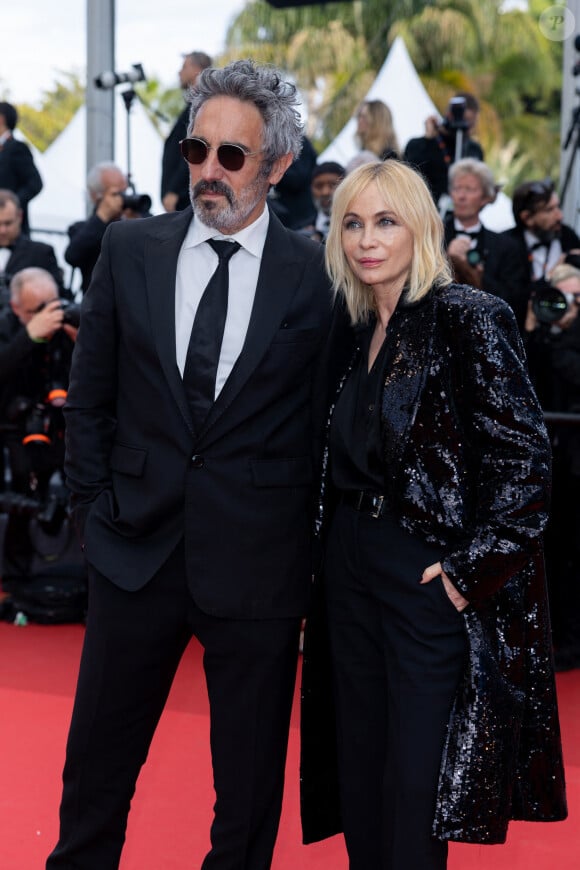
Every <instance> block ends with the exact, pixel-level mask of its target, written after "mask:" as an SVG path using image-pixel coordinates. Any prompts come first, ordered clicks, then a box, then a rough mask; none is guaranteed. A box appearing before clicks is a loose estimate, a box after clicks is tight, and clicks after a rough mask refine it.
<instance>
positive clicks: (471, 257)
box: [467, 248, 483, 266]
mask: <svg viewBox="0 0 580 870" xmlns="http://www.w3.org/2000/svg"><path fill="white" fill-rule="evenodd" d="M467 262H468V263H469V265H470V266H479V264H480V263H482V262H483V259H482V256H481V254H480V253H479V251H478V250H477V248H472V249H471V250H470V251H468V252H467Z"/></svg>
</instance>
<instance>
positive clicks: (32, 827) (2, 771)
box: [0, 623, 580, 870]
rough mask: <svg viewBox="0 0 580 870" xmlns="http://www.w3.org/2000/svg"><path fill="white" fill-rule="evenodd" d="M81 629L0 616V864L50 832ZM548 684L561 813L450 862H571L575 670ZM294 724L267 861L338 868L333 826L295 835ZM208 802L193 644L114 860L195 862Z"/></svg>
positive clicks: (577, 735)
mask: <svg viewBox="0 0 580 870" xmlns="http://www.w3.org/2000/svg"><path fill="white" fill-rule="evenodd" d="M82 637H83V627H82V626H80V625H72V626H39V625H28V626H23V627H16V626H12V625H8V624H6V623H0V870H42V868H43V867H44V859H45V858H46V855H47V853H48V852H49V851H50V849H51V847H52V846H53V844H54V842H55V839H56V832H57V815H58V802H59V796H60V775H61V769H62V762H63V757H64V744H65V739H66V731H67V727H68V719H69V716H70V711H71V705H72V694H73V690H74V683H75V678H76V670H77V666H78V658H79V652H80V646H81V642H82ZM558 691H559V698H560V711H561V719H562V730H563V737H564V753H565V761H566V771H567V781H568V798H569V808H570V816H569V818H568V819H567V821H565V822H559V823H554V824H526V823H523V822H515V823H512V825H511V827H510V832H509V835H508V841H507V843H506V844H505V845H504V846H461V845H458V844H451V847H450V860H449V870H579V868H580V671H579V670H577V671H572V672H570V673H565V674H559V675H558ZM297 727H298V707H297V704H295V709H294V718H293V726H292V732H291V738H290V747H289V755H288V767H287V784H286V796H285V802H284V808H283V815H282V823H281V830H280V835H279V838H278V843H277V847H276V853H275V859H274V864H273V870H346V868H347V859H346V853H345V850H344V846H343V843H342V839H341V838H340V837H334V838H333V839H331V840H327V841H326V842H324V843H318V844H315V845H312V846H303V845H301V841H300V823H299V816H298V730H297ZM212 802H213V791H212V787H211V770H210V762H209V757H208V716H207V701H206V697H205V688H204V683H203V676H202V673H201V655H200V649H199V647H198V646H197V645H195V644H192V645H191V646H190V648H189V650H188V652H187V655H186V656H185V658H184V660H183V662H182V665H181V668H180V670H179V673H178V676H177V679H176V682H175V685H174V687H173V691H172V694H171V697H170V700H169V704H168V707H167V709H166V711H165V713H164V715H163V717H162V720H161V723H160V725H159V729H158V732H157V734H156V737H155V740H154V743H153V746H152V747H151V752H150V756H149V760H148V762H147V765H146V767H145V769H144V771H143V774H142V777H141V779H140V781H139V784H138V788H137V794H136V797H135V800H134V803H133V810H132V814H131V817H130V824H129V830H128V834H127V843H126V846H125V852H124V857H123V861H122V862H121V868H122V870H185V868H196V867H199V865H200V863H201V859H202V857H203V855H204V854H205V851H206V849H207V846H208V839H207V832H208V830H209V823H210V818H211V806H212ZM167 843H169V844H170V845H169V848H168V847H167ZM369 870H373V868H369ZM409 870H413V868H409Z"/></svg>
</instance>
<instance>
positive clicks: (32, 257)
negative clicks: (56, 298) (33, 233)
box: [0, 235, 71, 310]
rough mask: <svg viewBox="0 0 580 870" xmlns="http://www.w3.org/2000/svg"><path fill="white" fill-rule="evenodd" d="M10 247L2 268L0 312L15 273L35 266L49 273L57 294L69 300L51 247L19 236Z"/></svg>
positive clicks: (4, 305)
mask: <svg viewBox="0 0 580 870" xmlns="http://www.w3.org/2000/svg"><path fill="white" fill-rule="evenodd" d="M10 247H11V253H10V257H9V259H8V260H7V261H6V266H5V268H4V276H3V278H4V279H3V282H2V283H3V284H4V285H5V286H4V288H3V291H2V296H1V298H0V310H3V309H4V308H5V307H6V304H7V303H8V302H9V292H8V284H9V283H10V279H11V278H12V276H13V275H15V274H16V272H19V271H20V270H21V269H27V268H28V267H29V266H37V267H39V268H41V269H46V271H47V272H50V274H51V275H52V277H53V278H54V280H55V281H56V283H57V285H58V290H59V294H60V295H61V296H62V297H63V298H66V299H69V298H71V294H70V291H68V290H65V288H64V284H63V273H62V269H61V268H60V266H59V265H58V262H57V259H56V254H55V253H54V248H53V247H52V245H47V244H45V243H44V242H34V241H32V239H29V238H28V237H27V236H24V235H20V236H18V238H17V239H16V241H15V242H14V244H13V245H11V246H10Z"/></svg>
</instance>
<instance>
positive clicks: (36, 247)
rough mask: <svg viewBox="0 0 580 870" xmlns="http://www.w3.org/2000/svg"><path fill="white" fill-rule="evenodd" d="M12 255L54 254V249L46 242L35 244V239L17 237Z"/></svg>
mask: <svg viewBox="0 0 580 870" xmlns="http://www.w3.org/2000/svg"><path fill="white" fill-rule="evenodd" d="M14 253H27V254H32V253H34V254H46V253H52V254H54V248H53V246H52V245H49V244H48V242H37V241H36V240H35V239H29V238H28V236H19V237H18V239H17V240H16V242H15V243H14Z"/></svg>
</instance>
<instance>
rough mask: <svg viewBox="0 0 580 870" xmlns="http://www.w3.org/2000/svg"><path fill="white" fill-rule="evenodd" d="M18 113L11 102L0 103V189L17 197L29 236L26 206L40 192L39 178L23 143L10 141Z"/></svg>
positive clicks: (16, 140) (15, 140)
mask: <svg viewBox="0 0 580 870" xmlns="http://www.w3.org/2000/svg"><path fill="white" fill-rule="evenodd" d="M17 123H18V112H17V111H16V108H15V107H14V106H13V105H12V104H11V103H5V102H0V188H7V189H8V190H11V191H13V193H15V194H16V195H17V196H18V199H19V201H20V207H21V208H22V231H23V233H24V234H25V235H29V233H30V227H29V225H28V203H29V202H30V200H31V199H34V197H35V196H37V195H38V194H39V193H40V191H41V190H42V178H41V177H40V173H39V171H38V169H37V168H36V166H35V163H34V159H33V157H32V152H31V151H30V148H29V147H28V145H26V143H25V142H20V141H19V140H18V139H15V138H14V130H15V129H16V124H17Z"/></svg>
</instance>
